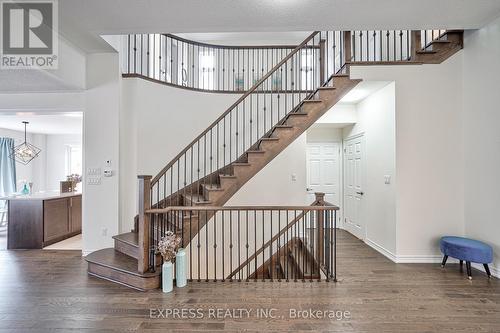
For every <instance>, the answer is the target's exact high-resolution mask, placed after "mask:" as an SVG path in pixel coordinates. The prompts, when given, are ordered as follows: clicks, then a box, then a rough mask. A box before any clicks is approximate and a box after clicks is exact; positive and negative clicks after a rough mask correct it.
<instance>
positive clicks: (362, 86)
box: [339, 81, 390, 104]
mask: <svg viewBox="0 0 500 333" xmlns="http://www.w3.org/2000/svg"><path fill="white" fill-rule="evenodd" d="M389 83H390V82H389V81H361V82H360V83H358V85H357V86H356V87H354V88H353V89H352V90H351V91H349V92H348V93H347V94H346V95H345V96H344V97H342V99H341V100H340V102H339V103H341V104H358V103H359V102H361V101H362V100H364V99H365V98H366V97H368V96H370V95H371V94H373V93H374V92H376V91H377V90H379V89H382V88H383V87H385V86H386V85H388V84H389Z"/></svg>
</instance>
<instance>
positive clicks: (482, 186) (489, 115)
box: [462, 18, 500, 276]
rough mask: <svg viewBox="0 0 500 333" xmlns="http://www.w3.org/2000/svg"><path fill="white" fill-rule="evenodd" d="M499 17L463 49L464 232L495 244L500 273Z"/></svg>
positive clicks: (474, 34)
mask: <svg viewBox="0 0 500 333" xmlns="http://www.w3.org/2000/svg"><path fill="white" fill-rule="evenodd" d="M499 41H500V18H498V19H497V20H495V21H494V22H492V23H491V24H490V25H488V26H486V27H485V28H483V29H480V30H477V31H474V32H470V33H468V34H466V36H465V41H464V46H465V47H464V50H463V94H462V96H463V97H462V100H463V110H464V121H463V134H464V157H465V167H464V170H463V171H464V173H463V174H464V179H465V185H464V186H465V188H464V193H465V199H464V205H465V234H466V235H467V236H468V237H472V238H475V239H479V240H482V241H485V242H486V243H488V244H490V245H492V246H493V251H494V254H495V258H494V266H496V270H495V272H496V274H497V276H498V275H499V273H500V236H499V235H500V218H499V215H498V204H499V203H500V192H499V191H498V188H499V186H500V128H499V124H500V112H499V105H500V94H499V77H500V63H499V61H498V59H500V42H499Z"/></svg>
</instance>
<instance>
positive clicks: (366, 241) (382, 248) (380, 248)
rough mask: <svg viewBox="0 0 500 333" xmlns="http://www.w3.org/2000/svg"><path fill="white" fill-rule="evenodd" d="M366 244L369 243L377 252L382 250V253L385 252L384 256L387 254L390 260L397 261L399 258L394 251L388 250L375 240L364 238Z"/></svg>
mask: <svg viewBox="0 0 500 333" xmlns="http://www.w3.org/2000/svg"><path fill="white" fill-rule="evenodd" d="M364 242H365V244H367V245H368V246H370V247H371V248H372V249H374V250H375V251H377V252H380V253H381V254H383V255H384V256H386V257H387V258H388V259H389V260H391V261H393V262H397V258H396V255H395V254H394V253H392V252H391V251H389V250H387V249H386V248H385V247H383V246H381V245H379V244H377V243H375V242H374V241H372V240H370V239H368V238H366V239H365V240H364Z"/></svg>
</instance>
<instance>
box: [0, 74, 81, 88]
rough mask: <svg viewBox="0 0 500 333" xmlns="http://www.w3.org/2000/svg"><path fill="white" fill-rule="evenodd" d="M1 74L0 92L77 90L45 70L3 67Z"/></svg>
mask: <svg viewBox="0 0 500 333" xmlns="http://www.w3.org/2000/svg"><path fill="white" fill-rule="evenodd" d="M0 74H1V75H0V93H10V92H16V93H19V92H45V91H66V90H75V88H74V87H73V86H71V85H69V84H67V83H65V82H64V81H62V80H60V79H58V78H57V77H56V76H55V75H51V74H50V73H49V72H47V71H44V70H36V69H30V70H26V69H2V70H0Z"/></svg>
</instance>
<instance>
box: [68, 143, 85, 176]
mask: <svg viewBox="0 0 500 333" xmlns="http://www.w3.org/2000/svg"><path fill="white" fill-rule="evenodd" d="M72 174H77V175H80V176H81V175H82V147H81V146H73V145H68V146H66V175H72Z"/></svg>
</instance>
